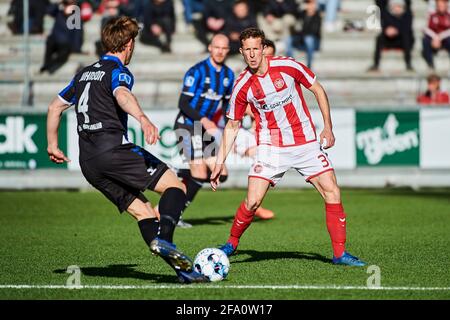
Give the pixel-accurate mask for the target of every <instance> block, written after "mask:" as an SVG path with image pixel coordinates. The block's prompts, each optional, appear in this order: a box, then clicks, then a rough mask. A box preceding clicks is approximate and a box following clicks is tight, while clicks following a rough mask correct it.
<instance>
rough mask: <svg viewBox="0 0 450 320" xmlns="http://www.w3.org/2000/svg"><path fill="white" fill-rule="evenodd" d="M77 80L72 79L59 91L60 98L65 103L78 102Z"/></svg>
mask: <svg viewBox="0 0 450 320" xmlns="http://www.w3.org/2000/svg"><path fill="white" fill-rule="evenodd" d="M74 84H75V81H74V79H72V81H70V83H69V84H68V85H67V86H66V87H65V88H64V89H62V90H61V91H60V92H59V93H58V98H59V99H60V100H61V101H62V102H64V103H65V104H68V105H72V104H75V102H76V95H75V85H74Z"/></svg>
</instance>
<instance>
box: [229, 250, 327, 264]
mask: <svg viewBox="0 0 450 320" xmlns="http://www.w3.org/2000/svg"><path fill="white" fill-rule="evenodd" d="M241 255H249V256H250V257H248V258H245V259H243V260H237V261H236V260H235V261H232V263H244V262H258V261H264V260H277V259H298V260H316V261H320V262H323V263H328V264H332V262H331V259H330V258H327V257H325V256H323V255H320V254H318V253H313V252H294V251H255V250H238V251H237V255H236V256H232V258H231V260H234V259H239V257H240V256H241Z"/></svg>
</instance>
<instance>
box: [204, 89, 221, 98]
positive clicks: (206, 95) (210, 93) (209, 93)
mask: <svg viewBox="0 0 450 320" xmlns="http://www.w3.org/2000/svg"><path fill="white" fill-rule="evenodd" d="M200 96H201V97H202V98H206V99H209V100H214V101H219V100H220V99H222V97H223V95H221V94H218V93H216V92H215V91H214V90H213V89H211V88H210V89H208V91H207V92H205V93H202V94H201V95H200Z"/></svg>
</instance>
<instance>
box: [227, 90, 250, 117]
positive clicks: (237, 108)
mask: <svg viewBox="0 0 450 320" xmlns="http://www.w3.org/2000/svg"><path fill="white" fill-rule="evenodd" d="M248 87H249V86H248V85H244V86H243V85H242V83H239V82H237V83H236V85H235V86H234V88H233V92H232V94H231V98H230V104H229V106H228V112H227V118H228V119H230V120H242V118H243V117H244V114H245V109H246V108H247V104H248V101H247V91H248Z"/></svg>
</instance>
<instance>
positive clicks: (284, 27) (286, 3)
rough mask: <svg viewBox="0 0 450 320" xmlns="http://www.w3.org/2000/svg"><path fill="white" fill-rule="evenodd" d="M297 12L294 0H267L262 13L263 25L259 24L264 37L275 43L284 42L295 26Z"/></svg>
mask: <svg viewBox="0 0 450 320" xmlns="http://www.w3.org/2000/svg"><path fill="white" fill-rule="evenodd" d="M297 10H298V4H297V2H296V1H295V0H269V1H268V2H267V5H266V6H265V8H264V12H263V16H264V24H262V23H261V25H262V26H263V29H264V33H265V34H266V37H267V38H269V39H272V40H273V41H275V42H277V41H279V40H283V41H285V40H286V38H287V37H288V36H289V30H290V28H292V27H293V26H294V24H295V13H296V12H297Z"/></svg>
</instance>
